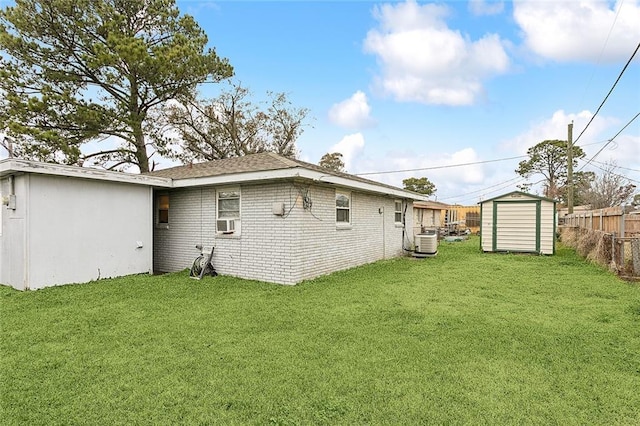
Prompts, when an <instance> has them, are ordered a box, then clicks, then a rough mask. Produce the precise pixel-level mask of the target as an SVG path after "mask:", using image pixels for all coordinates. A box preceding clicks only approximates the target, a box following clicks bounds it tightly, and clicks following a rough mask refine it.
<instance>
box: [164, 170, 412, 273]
mask: <svg viewBox="0 0 640 426" xmlns="http://www.w3.org/2000/svg"><path fill="white" fill-rule="evenodd" d="M240 189H241V200H240V204H241V206H240V210H241V233H240V235H219V234H216V233H215V215H216V209H215V200H216V197H215V188H207V189H205V190H204V192H203V197H202V199H203V200H205V201H201V196H200V193H201V192H200V191H201V190H200V189H199V188H198V189H174V190H172V191H170V192H169V196H170V201H169V203H170V207H169V227H168V228H167V229H163V228H160V227H158V228H156V230H155V235H156V238H155V250H156V254H155V264H154V268H155V269H156V270H157V271H176V270H181V269H184V268H187V267H189V266H190V265H191V262H192V261H193V259H194V258H195V256H196V255H197V251H195V249H193V247H194V245H195V244H197V243H203V244H204V245H205V246H207V245H209V246H210V245H211V244H214V245H215V252H214V257H213V263H214V266H215V268H216V270H217V271H218V272H219V273H221V274H225V275H232V276H238V277H242V278H247V279H256V280H263V281H269V282H275V283H281V284H296V283H298V282H300V281H302V280H304V279H309V278H313V277H316V276H319V275H323V274H326V273H330V272H333V271H336V270H340V269H346V268H350V267H353V266H357V265H361V264H363V263H368V262H373V261H376V260H379V259H382V258H385V257H386V258H388V257H393V256H397V255H401V254H402V228H401V227H399V226H397V225H396V224H395V223H394V199H393V198H387V197H379V196H374V195H367V194H363V193H356V192H352V193H351V218H352V224H351V226H349V227H347V228H341V227H337V226H336V220H335V217H336V209H335V191H336V189H335V188H334V187H328V186H321V185H309V184H305V183H299V182H297V183H294V182H292V181H291V182H279V183H264V184H246V185H242V186H241V187H240ZM304 195H306V196H308V199H309V200H310V201H311V207H310V208H306V209H305V208H304V206H303V201H302V199H303V196H304ZM274 203H284V207H285V208H284V211H285V215H284V216H278V215H274V214H273V212H272V206H273V204H274ZM379 208H382V209H383V213H382V214H381V213H379ZM411 208H412V207H411V205H409V207H408V209H407V211H409V212H411ZM201 218H208V219H207V220H206V221H205V222H203V225H202V226H200V220H201ZM383 220H384V223H383ZM409 220H410V218H409ZM383 230H384V234H383ZM410 240H411V238H409V241H408V242H406V243H405V244H407V245H410V244H411V241H410Z"/></svg>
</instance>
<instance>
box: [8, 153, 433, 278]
mask: <svg viewBox="0 0 640 426" xmlns="http://www.w3.org/2000/svg"><path fill="white" fill-rule="evenodd" d="M0 195H1V197H2V206H0V207H1V208H0V283H3V284H8V285H11V286H13V287H14V288H17V289H38V288H43V287H47V286H52V285H59V284H67V283H75V282H87V281H91V280H97V279H100V278H105V277H114V276H122V275H128V274H135V273H149V272H154V271H155V272H169V271H178V270H183V269H185V268H189V267H190V266H191V263H192V262H193V260H194V258H195V257H196V255H198V254H199V252H198V251H197V250H196V249H195V246H196V245H197V244H202V245H204V246H208V247H211V246H214V247H215V251H214V256H213V264H214V266H215V267H216V269H217V270H218V272H220V273H222V274H227V275H233V276H237V277H241V278H249V279H257V280H263V281H269V282H275V283H282V284H296V283H298V282H300V281H302V280H305V279H309V278H313V277H316V276H319V275H323V274H327V273H331V272H334V271H337V270H341V269H346V268H350V267H353V266H357V265H361V264H364V263H368V262H374V261H376V260H379V259H385V258H390V257H394V256H400V255H402V254H403V253H404V252H405V251H407V250H410V248H411V246H412V244H413V233H412V232H411V230H410V229H409V232H406V231H405V224H404V221H405V217H404V212H405V211H408V212H411V211H412V208H413V207H412V204H413V201H414V200H425V198H423V197H421V196H420V195H418V194H414V193H411V192H408V191H404V190H402V189H399V188H396V187H392V186H389V185H385V184H382V183H379V182H374V181H371V180H367V179H363V178H359V177H357V176H353V175H349V174H346V173H338V172H333V171H329V170H326V169H323V168H321V167H319V166H316V165H313V164H309V163H305V162H302V161H298V160H292V159H288V158H284V157H281V156H278V155H275V154H270V153H265V154H256V155H250V156H246V157H241V158H233V159H227V160H220V161H214V162H208V163H200V164H193V165H187V166H180V167H174V168H170V169H166V170H162V171H157V172H152V173H149V174H144V175H134V174H126V173H118V172H109V171H104V170H96V169H90V168H80V167H75V166H62V165H54V164H44V163H38V162H32V161H24V160H16V159H8V160H3V161H1V162H0ZM407 221H410V218H408V219H407ZM409 226H410V222H409Z"/></svg>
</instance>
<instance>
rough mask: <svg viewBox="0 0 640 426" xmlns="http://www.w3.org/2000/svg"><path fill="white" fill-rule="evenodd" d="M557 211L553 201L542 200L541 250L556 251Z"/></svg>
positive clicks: (545, 252) (542, 251) (547, 252)
mask: <svg viewBox="0 0 640 426" xmlns="http://www.w3.org/2000/svg"><path fill="white" fill-rule="evenodd" d="M555 240H556V212H555V206H554V204H553V203H552V202H549V201H542V204H541V211H540V252H541V253H542V254H554V253H555Z"/></svg>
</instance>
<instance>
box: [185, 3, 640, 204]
mask: <svg viewBox="0 0 640 426" xmlns="http://www.w3.org/2000/svg"><path fill="white" fill-rule="evenodd" d="M178 7H179V8H180V10H181V11H182V12H184V13H189V14H191V15H193V16H194V17H195V18H196V19H197V21H198V22H199V24H200V25H201V26H202V27H203V28H204V30H205V31H206V33H207V34H208V36H209V39H210V43H211V46H213V47H215V48H216V51H217V53H218V54H219V55H221V56H224V57H226V58H228V59H229V61H230V63H231V64H232V65H233V66H234V68H235V73H236V75H235V78H236V79H237V80H239V81H241V82H242V84H243V85H245V86H248V87H249V88H250V89H251V90H252V92H253V93H254V95H255V97H256V98H260V97H261V96H264V93H265V92H266V91H267V90H271V91H276V92H286V93H288V94H289V97H290V99H291V100H292V101H293V103H294V104H295V105H296V106H300V107H306V108H309V109H310V110H311V113H310V116H311V117H313V120H312V121H311V125H312V126H311V127H308V128H307V129H306V130H305V132H304V134H303V135H302V136H301V138H300V139H299V141H298V149H299V151H300V158H301V159H303V160H306V161H310V162H313V163H317V162H318V161H319V160H320V157H321V156H322V155H323V154H325V153H327V152H333V151H339V152H341V153H342V154H343V155H344V156H345V160H346V163H347V164H346V165H347V170H348V171H349V172H350V173H356V174H360V173H369V172H392V171H398V170H412V169H427V170H414V171H411V172H400V173H384V174H373V175H366V176H367V177H369V178H372V179H375V180H380V181H383V182H386V183H391V184H394V185H398V186H401V185H402V179H404V178H406V177H410V176H415V177H421V176H426V177H428V178H429V179H430V180H431V181H432V182H434V183H435V184H436V187H437V193H436V195H437V199H438V200H441V201H445V202H452V203H461V204H474V203H476V202H478V201H479V200H480V199H481V198H490V197H493V196H496V195H499V194H500V193H504V192H507V191H510V190H514V189H516V187H515V184H517V183H518V181H517V179H516V178H517V175H516V174H515V172H514V170H515V169H516V168H517V165H518V162H519V161H520V160H522V158H517V159H512V160H506V161H496V162H488V163H481V164H476V165H470V166H464V167H451V166H454V165H457V164H463V163H476V162H483V161H489V160H498V159H504V158H511V157H518V156H522V155H524V154H525V153H526V150H527V148H529V147H530V146H533V145H535V144H536V143H538V142H541V141H542V140H545V139H563V140H564V139H566V138H567V125H568V124H569V123H570V122H571V121H573V122H574V139H575V138H576V137H577V136H578V134H579V133H580V132H581V131H582V130H583V129H584V128H585V126H586V125H587V122H588V121H589V120H590V119H591V117H592V116H593V113H594V112H595V111H596V109H597V108H598V106H599V105H600V103H601V102H602V100H603V99H604V97H605V96H606V94H607V92H608V91H609V90H610V89H611V87H612V85H613V84H614V82H615V80H616V78H617V77H618V75H619V74H620V72H621V70H622V68H623V67H624V65H625V63H626V62H627V61H628V59H629V58H630V57H631V55H632V53H633V51H634V50H635V48H636V46H637V45H638V43H639V42H640V3H639V2H638V1H637V0H625V1H624V2H622V1H618V2H607V1H589V0H587V1H555V2H552V1H532V2H520V1H517V2H509V1H505V2H501V1H491V2H488V1H469V2H467V1H455V2H452V1H448V2H438V3H429V2H415V1H408V2H371V1H352V2H333V1H332V2H329V1H320V2H306V1H280V2H245V1H240V2H231V1H223V2H210V1H179V2H178ZM212 86H213V85H208V86H207V87H206V88H205V89H203V92H202V94H203V95H205V96H213V95H215V90H216V88H215V87H212ZM638 112H640V53H639V54H638V55H637V56H636V58H635V59H634V61H633V62H632V64H631V65H630V66H629V67H628V68H627V70H626V71H625V73H624V74H623V76H622V78H621V79H620V81H619V83H618V85H617V86H616V88H615V89H614V91H613V92H612V94H611V95H610V97H609V99H608V100H607V102H606V103H605V105H604V106H603V108H602V109H601V111H600V112H599V113H598V115H597V116H596V118H595V119H594V121H593V122H592V124H591V125H590V126H589V128H588V129H587V130H586V131H585V132H584V134H583V135H582V136H581V137H580V139H579V140H578V144H579V145H580V146H582V147H583V148H584V149H585V151H586V152H587V158H591V157H592V156H593V155H594V154H595V153H596V152H597V151H598V150H600V149H601V148H602V147H603V146H604V145H605V144H606V141H607V140H608V139H610V138H612V137H613V136H614V135H615V134H616V133H617V132H618V131H619V130H620V129H621V128H622V127H623V126H624V125H625V124H626V123H627V122H628V121H629V120H631V119H632V118H633V117H634V116H635V115H636V114H637V113H638ZM594 160H595V161H598V162H601V163H604V162H607V161H612V160H613V161H616V162H617V165H618V166H619V167H620V168H619V169H618V171H619V173H620V174H623V175H625V176H627V177H629V178H631V179H633V180H634V181H635V182H634V183H636V184H637V185H638V187H639V188H640V119H638V120H636V121H635V122H634V123H633V124H632V125H631V126H629V127H628V128H627V129H626V130H625V131H624V132H623V133H622V134H620V136H618V137H617V138H616V139H615V140H614V141H613V142H611V143H609V144H608V145H607V146H606V148H605V149H604V150H603V151H602V152H601V153H600V154H599V155H598V156H597V157H596V158H595V159H594ZM583 164H585V162H581V163H580V166H579V167H581V166H582V165H583ZM594 164H595V165H596V166H600V167H602V164H599V163H594ZM442 166H447V167H446V168H437V167H442ZM583 170H593V171H596V172H599V171H600V170H599V169H597V168H595V167H593V166H591V165H588V166H585V167H584V169H583ZM533 180H534V181H535V180H536V179H533Z"/></svg>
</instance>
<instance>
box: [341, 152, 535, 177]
mask: <svg viewBox="0 0 640 426" xmlns="http://www.w3.org/2000/svg"><path fill="white" fill-rule="evenodd" d="M524 157H528V155H518V156H516V157H508V158H498V159H496V160H485V161H475V162H473V163H460V164H448V165H445V166H433V167H421V168H419V169H404V170H387V171H382V172H366V173H353V174H354V175H355V176H367V175H385V174H391V173H406V172H419V171H424V170H437V169H449V168H453V167H463V166H474V165H477V164H485V163H495V162H498V161H508V160H516V159H518V158H524Z"/></svg>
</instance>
